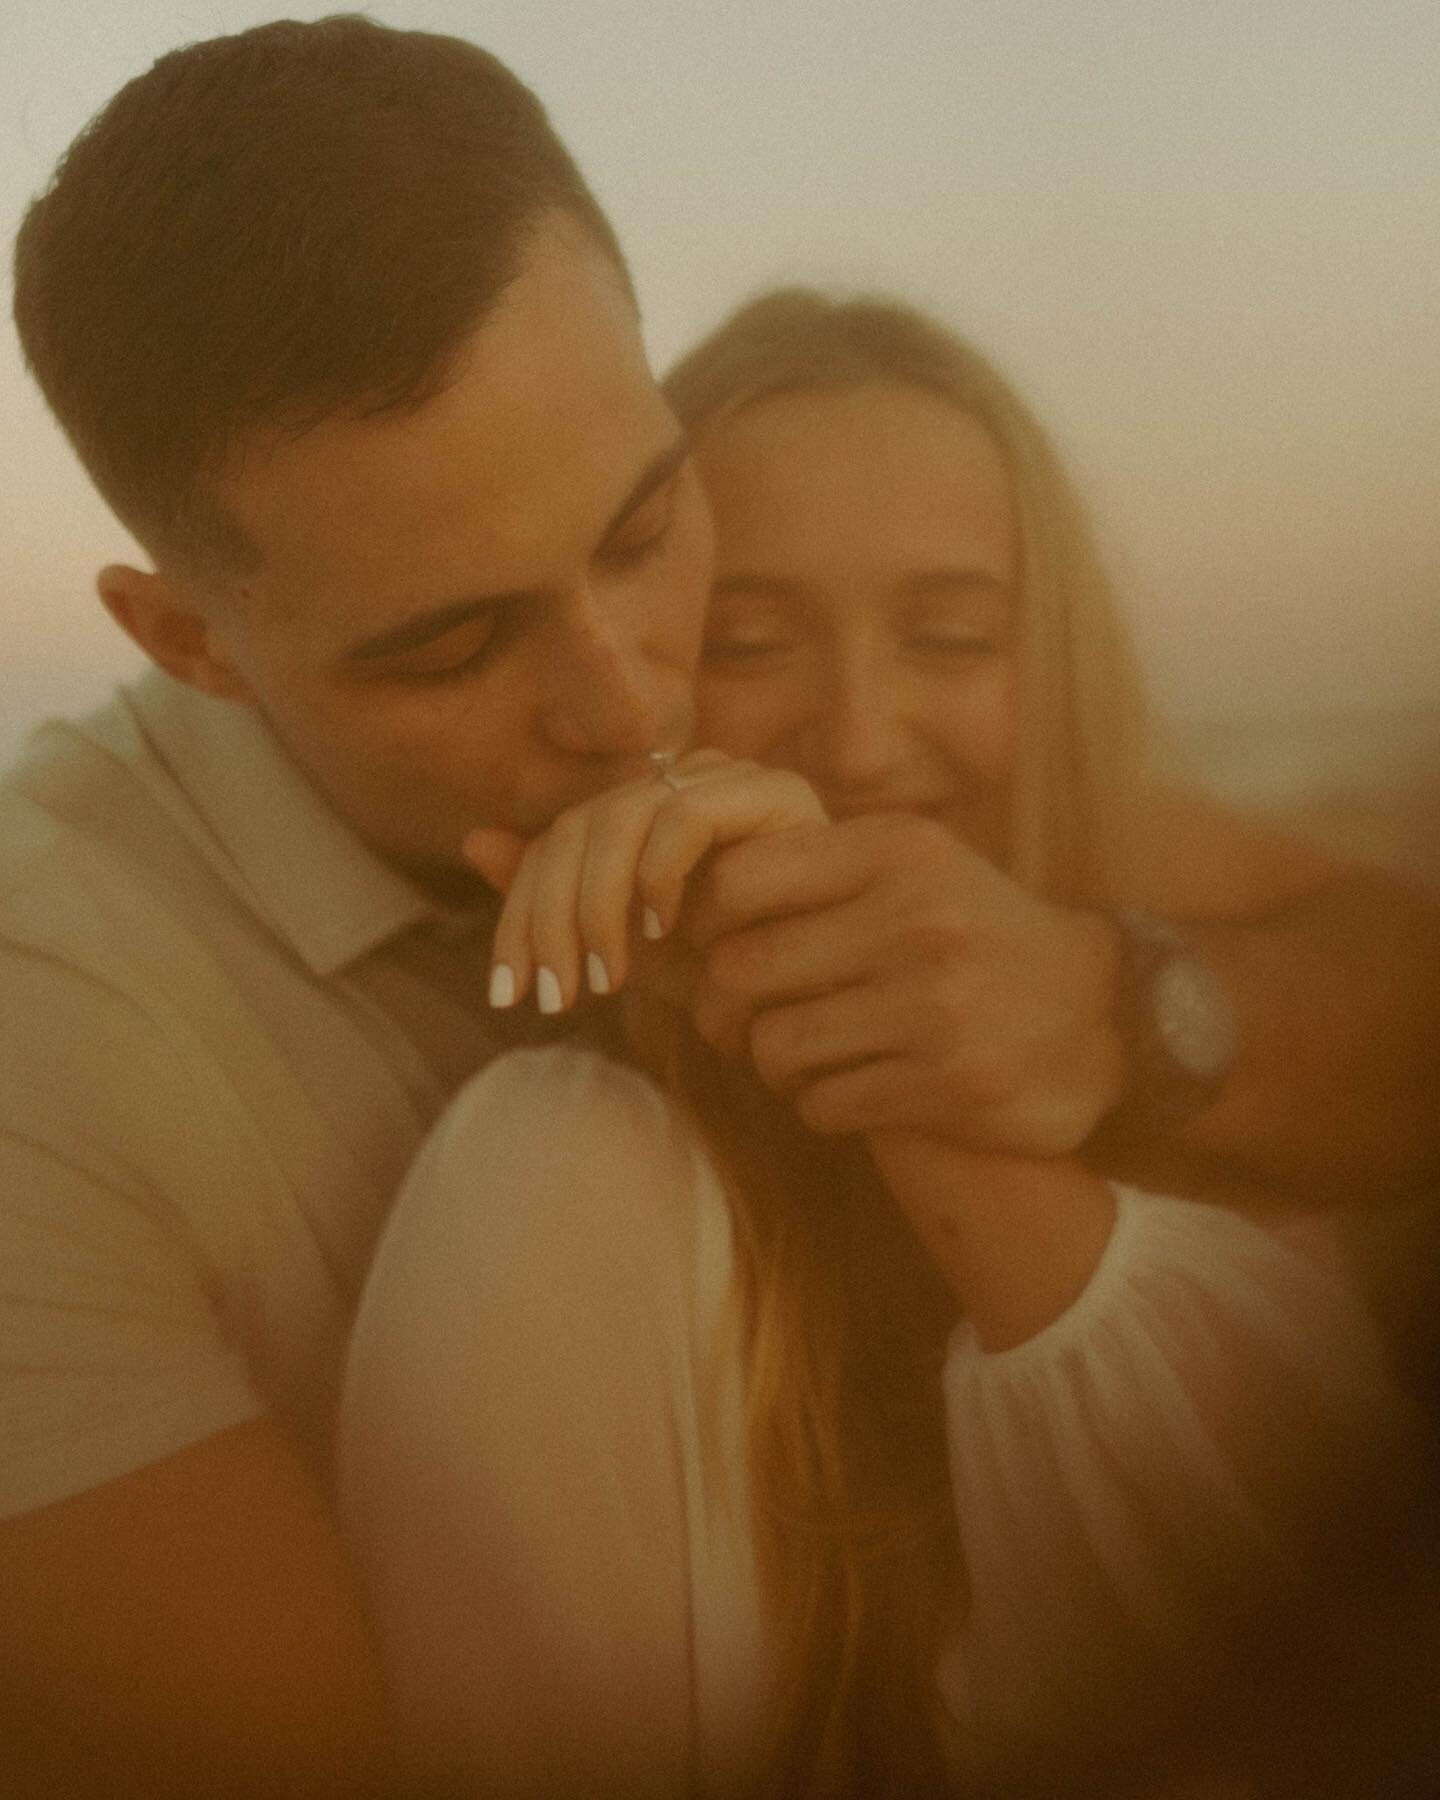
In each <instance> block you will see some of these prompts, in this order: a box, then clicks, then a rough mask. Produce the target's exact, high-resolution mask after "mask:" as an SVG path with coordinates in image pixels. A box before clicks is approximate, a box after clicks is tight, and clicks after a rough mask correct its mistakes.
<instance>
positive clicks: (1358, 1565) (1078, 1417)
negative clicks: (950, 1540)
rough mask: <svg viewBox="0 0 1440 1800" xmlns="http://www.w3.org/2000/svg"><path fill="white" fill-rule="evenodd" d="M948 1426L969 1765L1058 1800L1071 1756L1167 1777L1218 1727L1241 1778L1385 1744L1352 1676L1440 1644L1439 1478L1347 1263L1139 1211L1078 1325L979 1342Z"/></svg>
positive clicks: (947, 1671) (1135, 1208)
mask: <svg viewBox="0 0 1440 1800" xmlns="http://www.w3.org/2000/svg"><path fill="white" fill-rule="evenodd" d="M1017 1253H1018V1254H1023V1245H1017ZM945 1405H946V1412H947V1429H948V1433H949V1438H950V1444H951V1471H952V1484H953V1489H954V1500H955V1509H956V1519H957V1528H958V1530H959V1533H960V1538H961V1544H962V1551H963V1556H964V1563H965V1571H966V1576H967V1582H968V1598H967V1603H966V1605H965V1608H964V1610H963V1612H962V1614H961V1616H960V1617H959V1619H958V1620H957V1625H956V1629H955V1632H954V1634H953V1636H952V1639H951V1642H950V1645H949V1648H948V1651H947V1653H946V1656H945V1659H944V1663H943V1667H942V1671H941V1688H942V1693H943V1695H944V1698H945V1703H946V1708H947V1711H948V1714H949V1716H950V1718H951V1721H952V1723H953V1727H954V1738H955V1750H956V1756H957V1760H958V1761H959V1762H960V1763H961V1764H962V1766H965V1767H966V1768H967V1769H969V1770H970V1771H971V1772H972V1773H976V1774H984V1773H986V1772H992V1773H993V1771H994V1770H996V1769H1003V1770H1006V1771H1008V1772H1012V1773H1013V1772H1014V1771H1016V1770H1024V1769H1026V1768H1027V1767H1029V1768H1032V1769H1034V1770H1036V1771H1037V1786H1036V1789H1035V1791H1049V1790H1048V1789H1047V1788H1046V1786H1045V1782H1044V1779H1043V1778H1042V1777H1043V1774H1044V1773H1046V1772H1047V1771H1046V1760H1047V1758H1052V1759H1058V1761H1052V1762H1051V1765H1050V1768H1049V1770H1048V1772H1049V1773H1051V1774H1054V1773H1056V1772H1057V1770H1058V1772H1060V1773H1061V1774H1064V1775H1065V1776H1067V1777H1068V1778H1070V1779H1073V1780H1074V1781H1075V1782H1076V1785H1077V1786H1078V1787H1080V1788H1081V1789H1082V1790H1083V1791H1089V1790H1088V1789H1084V1784H1083V1780H1081V1779H1080V1776H1081V1770H1082V1764H1083V1758H1084V1757H1085V1756H1087V1755H1088V1756H1093V1757H1094V1758H1095V1759H1096V1760H1097V1764H1098V1765H1099V1766H1102V1767H1104V1766H1106V1763H1107V1759H1112V1758H1117V1759H1118V1758H1120V1757H1121V1756H1122V1754H1123V1753H1124V1751H1125V1749H1126V1747H1127V1746H1128V1748H1129V1750H1131V1751H1134V1752H1137V1753H1139V1754H1142V1755H1144V1756H1146V1757H1148V1758H1149V1759H1151V1766H1152V1767H1153V1766H1158V1765H1157V1762H1156V1759H1157V1758H1159V1759H1163V1757H1164V1753H1165V1750H1166V1740H1167V1735H1168V1734H1169V1733H1172V1732H1173V1733H1174V1734H1175V1740H1176V1741H1175V1745H1174V1747H1175V1749H1176V1752H1177V1754H1178V1753H1179V1751H1180V1749H1181V1748H1182V1747H1183V1748H1185V1749H1187V1750H1188V1749H1192V1748H1193V1747H1194V1746H1193V1744H1190V1745H1185V1746H1182V1745H1181V1744H1180V1742H1179V1740H1180V1739H1181V1738H1183V1737H1185V1736H1186V1734H1193V1733H1195V1732H1196V1731H1200V1732H1203V1733H1205V1734H1208V1736H1209V1738H1210V1741H1211V1742H1212V1743H1215V1744H1219V1745H1223V1746H1224V1747H1225V1748H1226V1750H1227V1751H1228V1750H1230V1749H1235V1750H1237V1751H1238V1753H1239V1759H1240V1761H1241V1763H1242V1765H1243V1762H1244V1760H1245V1758H1246V1756H1248V1755H1251V1754H1254V1755H1257V1756H1261V1757H1263V1756H1264V1755H1265V1754H1267V1753H1268V1754H1275V1755H1277V1756H1278V1757H1280V1758H1281V1759H1282V1761H1283V1757H1284V1754H1285V1751H1284V1746H1285V1744H1286V1743H1287V1741H1288V1742H1291V1744H1292V1748H1294V1747H1295V1746H1297V1745H1298V1744H1299V1743H1301V1742H1302V1741H1308V1739H1309V1738H1310V1737H1311V1735H1312V1734H1313V1733H1315V1732H1316V1731H1320V1730H1326V1731H1328V1733H1329V1741H1330V1742H1331V1744H1332V1746H1335V1747H1338V1748H1342V1749H1343V1748H1346V1747H1348V1746H1350V1745H1353V1744H1354V1743H1356V1742H1358V1741H1360V1739H1361V1738H1362V1737H1363V1736H1365V1735H1367V1734H1369V1733H1371V1732H1378V1731H1379V1729H1380V1728H1379V1726H1378V1724H1377V1723H1376V1719H1377V1718H1378V1716H1379V1713H1380V1710H1381V1708H1382V1707H1383V1705H1384V1703H1385V1698H1386V1696H1385V1682H1384V1680H1383V1678H1382V1679H1381V1680H1380V1681H1379V1682H1378V1684H1377V1686H1376V1687H1375V1688H1373V1689H1372V1690H1370V1691H1369V1692H1368V1693H1362V1690H1361V1688H1360V1686H1359V1685H1358V1683H1357V1682H1356V1681H1355V1680H1354V1673H1355V1671H1358V1670H1365V1671H1367V1672H1368V1674H1369V1676H1370V1677H1371V1678H1372V1679H1373V1678H1374V1677H1375V1675H1376V1672H1377V1671H1381V1670H1382V1669H1383V1668H1389V1670H1390V1679H1392V1680H1397V1681H1403V1680H1405V1679H1413V1678H1414V1677H1413V1671H1412V1670H1410V1669H1407V1667H1406V1658H1405V1656H1395V1657H1393V1659H1392V1657H1391V1654H1390V1650H1389V1646H1390V1645H1391V1643H1392V1641H1393V1640H1394V1637H1395V1628H1396V1625H1397V1621H1402V1620H1406V1619H1408V1624H1404V1625H1402V1626H1401V1627H1400V1628H1401V1629H1405V1630H1408V1631H1409V1632H1410V1637H1409V1640H1408V1641H1409V1642H1411V1643H1415V1642H1420V1641H1423V1636H1424V1633H1423V1632H1417V1631H1416V1630H1415V1629H1414V1626H1415V1621H1416V1620H1417V1619H1422V1620H1423V1618H1424V1614H1423V1612H1421V1611H1416V1612H1413V1613H1407V1608H1408V1607H1409V1606H1410V1603H1411V1602H1410V1595H1411V1592H1412V1582H1413V1579H1414V1576H1415V1573H1416V1571H1417V1570H1424V1569H1425V1568H1427V1567H1428V1568H1430V1570H1431V1572H1432V1576H1433V1561H1434V1559H1433V1555H1431V1553H1430V1550H1429V1539H1428V1538H1427V1537H1426V1536H1425V1535H1423V1529H1422V1528H1423V1525H1424V1521H1425V1519H1426V1517H1427V1514H1426V1513H1425V1511H1424V1508H1423V1505H1422V1500H1423V1496H1424V1493H1425V1490H1426V1485H1427V1483H1428V1482H1430V1481H1433V1477H1434V1470H1433V1465H1432V1464H1431V1463H1430V1462H1429V1461H1428V1460H1427V1457H1428V1450H1427V1448H1426V1443H1425V1439H1424V1436H1423V1433H1422V1432H1421V1430H1420V1427H1419V1425H1418V1423H1417V1421H1416V1420H1415V1419H1414V1417H1413V1415H1412V1414H1411V1413H1410V1412H1409V1411H1408V1410H1407V1409H1406V1407H1405V1405H1404V1403H1403V1402H1402V1401H1401V1400H1400V1399H1399V1397H1398V1396H1397V1394H1396V1392H1395V1390H1394V1387H1393V1385H1392V1383H1391V1381H1390V1378H1389V1376H1388V1373H1387V1370H1386V1367H1385V1364H1384V1360H1383V1357H1382V1355H1381V1352H1380V1349H1379V1346H1378V1343H1377V1340H1376V1337H1375V1334H1374V1332H1373V1330H1372V1329H1371V1327H1370V1325H1369V1323H1368V1321H1367V1320H1366V1318H1365V1317H1364V1315H1363V1313H1362V1312H1361V1310H1360V1308H1359V1307H1358V1306H1357V1304H1356V1302H1355V1300H1354V1298H1353V1296H1352V1294H1351V1293H1350V1291H1349V1289H1348V1287H1347V1285H1346V1284H1345V1282H1344V1281H1343V1280H1342V1279H1341V1278H1340V1276H1339V1275H1338V1273H1337V1272H1336V1268H1335V1266H1334V1264H1333V1263H1330V1262H1327V1261H1323V1260H1320V1259H1316V1258H1312V1257H1309V1256H1306V1255H1303V1254H1300V1253H1299V1252H1297V1251H1296V1250H1294V1249H1293V1248H1291V1247H1289V1246H1286V1245H1283V1244H1281V1243H1280V1242H1278V1241H1277V1240H1276V1239H1274V1238H1273V1237H1272V1236H1271V1235H1270V1234H1269V1233H1268V1232H1266V1231H1264V1230H1263V1229H1262V1228H1260V1227H1259V1226H1256V1225H1254V1224H1252V1223H1251V1222H1250V1221H1248V1220H1246V1219H1244V1218H1241V1217H1240V1216H1238V1215H1236V1214H1234V1213H1231V1212H1229V1211H1227V1210H1223V1209H1219V1208H1214V1207H1209V1206H1204V1205H1198V1204H1196V1203H1194V1202H1183V1201H1175V1200H1162V1199H1155V1198H1151V1197H1149V1196H1144V1195H1139V1194H1136V1193H1134V1192H1132V1191H1129V1190H1121V1191H1120V1193H1119V1196H1118V1208H1117V1212H1116V1216H1115V1221H1114V1226H1113V1230H1112V1232H1111V1234H1110V1237H1109V1240H1108V1242H1107V1245H1106V1247H1105V1250H1104V1252H1103V1254H1102V1256H1101V1258H1100V1260H1099V1262H1098V1264H1097V1265H1096V1267H1095V1268H1094V1270H1093V1271H1092V1273H1091V1277H1090V1280H1089V1282H1088V1284H1087V1285H1086V1287H1085V1288H1084V1290H1083V1292H1082V1293H1080V1294H1079V1295H1078V1297H1077V1298H1076V1299H1075V1301H1074V1302H1073V1303H1072V1305H1071V1306H1070V1307H1069V1308H1068V1309H1066V1310H1065V1311H1064V1312H1063V1313H1061V1314H1060V1315H1059V1316H1058V1317H1056V1318H1055V1319H1054V1320H1052V1322H1051V1323H1050V1324H1049V1325H1047V1326H1044V1327H1042V1328H1041V1329H1040V1330H1039V1331H1038V1332H1037V1333H1035V1334H1034V1335H1033V1336H1031V1337H1029V1338H1027V1339H1026V1340H1025V1341H1024V1342H1022V1343H1020V1344H1018V1345H1017V1346H1015V1347H1012V1348H1010V1349H1005V1350H1001V1351H998V1352H996V1351H994V1350H993V1349H990V1350H987V1348H986V1345H985V1343H984V1340H983V1336H982V1334H980V1333H978V1332H976V1331H975V1330H973V1329H972V1328H971V1327H970V1326H969V1325H968V1324H967V1325H963V1326H961V1327H959V1328H958V1329H957V1331H956V1333H955V1335H954V1337H953V1339H952V1342H951V1346H950V1351H949V1356H948V1360H947V1365H946V1372H945ZM1431 1591H1432V1592H1433V1585H1432V1589H1431ZM1427 1629H1428V1631H1429V1632H1430V1634H1431V1635H1433V1618H1432V1619H1431V1620H1430V1621H1429V1624H1428V1627H1427ZM1406 1654H1407V1655H1408V1652H1407V1653H1406ZM1352 1658H1353V1660H1352ZM1429 1666H1431V1667H1433V1663H1432V1664H1430V1665H1429ZM1325 1681H1329V1682H1330V1683H1332V1684H1333V1685H1332V1686H1331V1687H1330V1688H1329V1689H1328V1695H1329V1698H1328V1700H1324V1701H1315V1700H1313V1699H1312V1689H1313V1690H1314V1691H1315V1692H1319V1691H1321V1689H1320V1684H1321V1683H1322V1682H1325ZM1312 1704H1313V1705H1314V1707H1315V1710H1314V1712H1313V1714H1312V1713H1311V1712H1309V1711H1308V1710H1307V1709H1308V1708H1309V1707H1310V1706H1311V1705H1312ZM1337 1705H1338V1707H1340V1708H1342V1709H1345V1710H1343V1711H1341V1712H1340V1713H1339V1714H1338V1717H1330V1716H1327V1709H1329V1710H1330V1711H1333V1710H1334V1709H1335V1708H1336V1707H1337ZM1372 1715H1373V1716H1372ZM1297 1733H1298V1736H1297V1735H1296V1734H1297ZM1378 1741H1379V1738H1378V1737H1372V1738H1371V1739H1370V1742H1371V1744H1372V1746H1373V1744H1374V1743H1376V1742H1378ZM1242 1745H1243V1748H1242ZM1202 1747H1203V1746H1202ZM1111 1773H1112V1774H1113V1773H1114V1770H1113V1768H1112V1771H1111ZM1062 1785H1063V1784H1062ZM1337 1785H1339V1786H1341V1787H1343V1783H1340V1784H1337ZM1097 1791H1102V1792H1112V1791H1115V1790H1114V1788H1112V1787H1109V1786H1105V1785H1103V1784H1102V1785H1101V1786H1100V1787H1099V1789H1098V1790H1097ZM1344 1791H1347V1792H1348V1791H1351V1790H1350V1789H1348V1788H1347V1789H1344ZM1354 1791H1356V1792H1361V1791H1367V1790H1366V1789H1365V1787H1364V1784H1363V1783H1362V1784H1361V1785H1360V1786H1359V1787H1357V1788H1356V1789H1355V1790H1354ZM1387 1791H1388V1790H1387Z"/></svg>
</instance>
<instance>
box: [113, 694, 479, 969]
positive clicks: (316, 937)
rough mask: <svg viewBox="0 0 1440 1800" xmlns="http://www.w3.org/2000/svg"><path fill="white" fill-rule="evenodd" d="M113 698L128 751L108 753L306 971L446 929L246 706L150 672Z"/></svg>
mask: <svg viewBox="0 0 1440 1800" xmlns="http://www.w3.org/2000/svg"><path fill="white" fill-rule="evenodd" d="M121 694H122V714H123V715H126V716H128V719H129V721H130V728H129V731H128V732H126V731H125V728H124V726H123V725H122V727H121V730H122V733H124V735H126V736H128V737H129V739H130V742H129V743H128V745H125V746H123V747H122V746H120V745H112V746H111V747H112V748H116V749H119V750H120V753H121V754H122V755H125V756H126V760H127V761H131V762H134V761H136V760H137V754H138V756H139V758H140V759H141V773H142V777H143V778H144V779H145V780H146V781H147V783H148V784H149V785H150V786H152V787H154V788H157V789H158V790H159V797H160V798H161V799H162V800H163V801H164V802H165V804H166V805H167V806H169V808H170V810H171V812H172V814H174V815H176V816H177V817H178V819H179V822H180V823H181V824H182V826H184V828H185V829H186V830H187V832H188V833H189V835H190V836H191V837H192V838H193V839H195V840H196V841H197V842H198V843H199V845H200V848H201V849H202V851H203V852H204V853H205V855H206V856H207V857H208V859H209V861H210V862H211V863H212V865H213V866H215V867H216V868H217V869H218V870H219V872H220V874H221V875H222V876H223V878H224V879H225V880H226V882H227V883H228V884H229V885H230V886H231V887H232V888H234V889H235V890H236V891H237V892H238V893H239V894H240V896H241V898H242V899H243V900H244V901H245V903H246V904H247V905H248V906H249V907H251V908H252V910H254V911H257V912H259V913H260V914H262V915H263V916H264V917H265V918H266V919H267V921H268V922H269V923H270V925H271V926H272V927H273V928H274V930H275V931H277V932H278V933H279V935H280V936H281V937H283V938H284V939H285V941H286V942H287V943H288V944H289V945H290V946H291V947H292V948H293V949H294V951H295V952H296V954H297V955H298V956H299V957H300V958H301V960H302V961H303V962H304V963H305V964H306V965H307V966H308V967H309V968H310V969H311V970H312V972H313V973H315V974H316V975H319V976H331V975H334V974H337V973H338V972H339V971H340V970H341V969H343V968H344V967H345V966H346V965H347V964H349V963H352V962H354V961H356V960H357V959H358V958H359V957H362V956H365V955H367V954H368V953H369V952H370V951H372V950H375V949H377V948H378V947H379V946H380V945H381V944H383V943H385V942H386V941H387V940H388V939H390V938H393V937H395V936H396V935H397V934H398V933H400V932H402V931H405V930H408V929H409V928H411V927H412V926H415V925H421V924H427V923H438V924H440V925H441V927H442V928H443V929H447V930H448V929H452V928H453V922H454V921H455V920H456V915H454V914H453V913H447V912H445V911H444V910H443V909H442V908H440V907H438V906H437V905H436V904H435V903H434V902H433V901H431V900H430V899H429V898H428V897H427V896H426V895H425V894H424V893H423V892H422V891H421V889H419V888H418V887H417V886H416V885H415V884H414V883H413V882H411V881H409V880H407V879H406V878H405V877H404V876H403V875H401V874H400V873H398V871H396V870H395V869H393V868H391V867H390V866H389V865H388V864H387V863H385V862H383V861H381V859H380V858H379V857H378V856H377V855H376V854H375V852H374V851H373V850H371V849H370V848H369V847H368V846H367V845H366V844H365V843H363V842H362V841H361V839H360V838H359V837H358V836H357V835H356V833H355V832H354V831H353V830H352V829H351V828H350V826H349V825H347V824H346V823H345V821H344V820H343V819H342V818H341V817H340V815H339V814H338V813H337V812H336V811H335V810H334V808H333V807H332V806H331V805H330V803H329V802H328V801H327V800H326V799H325V797H324V796H323V795H322V794H321V793H320V792H319V790H318V789H317V788H316V787H315V786H314V784H313V783H312V782H311V781H310V780H309V778H308V777H307V776H306V775H305V774H304V773H303V771H302V770H301V769H300V768H299V767H298V766H297V764H296V763H294V762H293V761H292V760H291V758H290V756H289V754H288V752H287V751H286V750H285V749H284V748H283V746H282V745H281V744H280V742H279V740H278V739H277V738H276V736H275V734H274V732H273V731H272V730H271V729H270V727H269V725H268V724H267V723H266V721H265V719H264V717H263V716H262V714H261V713H260V712H259V711H258V710H257V709H256V708H254V707H252V706H247V705H244V704H241V703H238V702H235V701H229V700H215V699H211V698H210V697H209V696H208V695H206V694H201V693H199V692H197V691H196V690H195V689H194V688H190V687H187V686H185V685H184V684H183V683H181V682H178V681H175V680H172V679H171V678H170V677H169V676H168V675H165V674H162V673H161V672H160V671H159V670H158V669H152V670H148V671H147V672H146V673H145V674H143V675H142V676H140V677H139V679H138V680H137V681H135V682H132V683H130V684H128V685H127V686H126V687H125V688H123V689H122V691H121ZM110 716H111V718H112V720H113V719H114V718H115V714H114V713H113V712H112V714H111V715H110ZM157 764H158V765H159V766H158V767H157Z"/></svg>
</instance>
